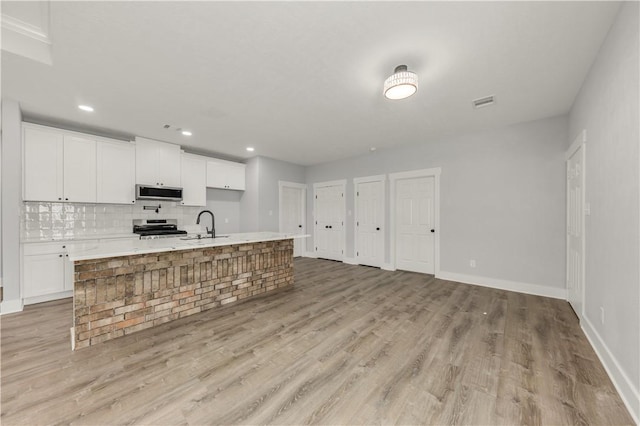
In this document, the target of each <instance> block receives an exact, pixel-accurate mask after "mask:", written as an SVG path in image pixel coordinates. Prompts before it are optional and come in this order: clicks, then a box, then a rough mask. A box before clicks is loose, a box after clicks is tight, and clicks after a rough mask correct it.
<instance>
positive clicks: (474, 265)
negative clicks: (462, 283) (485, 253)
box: [469, 259, 476, 268]
mask: <svg viewBox="0 0 640 426" xmlns="http://www.w3.org/2000/svg"><path fill="white" fill-rule="evenodd" d="M469 266H470V267H472V268H475V267H476V260H475V259H471V260H469Z"/></svg>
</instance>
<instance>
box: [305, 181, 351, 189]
mask: <svg viewBox="0 0 640 426" xmlns="http://www.w3.org/2000/svg"><path fill="white" fill-rule="evenodd" d="M336 185H343V186H345V187H346V186H347V180H346V179H339V180H330V181H327V182H316V183H314V184H313V188H314V189H315V188H322V187H324V186H336Z"/></svg>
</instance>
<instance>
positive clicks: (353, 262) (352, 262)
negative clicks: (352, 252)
mask: <svg viewBox="0 0 640 426" xmlns="http://www.w3.org/2000/svg"><path fill="white" fill-rule="evenodd" d="M342 261H343V262H344V263H346V264H347V265H358V261H357V260H356V258H355V257H346V256H345V257H344V259H343V260H342Z"/></svg>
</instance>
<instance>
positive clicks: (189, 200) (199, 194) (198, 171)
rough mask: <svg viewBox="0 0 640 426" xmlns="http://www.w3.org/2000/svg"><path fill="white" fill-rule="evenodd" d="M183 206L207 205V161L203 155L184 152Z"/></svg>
mask: <svg viewBox="0 0 640 426" xmlns="http://www.w3.org/2000/svg"><path fill="white" fill-rule="evenodd" d="M181 181H182V201H181V202H180V204H181V205H183V206H206V205H207V161H206V160H205V159H203V158H201V157H198V156H195V155H189V154H182V179H181Z"/></svg>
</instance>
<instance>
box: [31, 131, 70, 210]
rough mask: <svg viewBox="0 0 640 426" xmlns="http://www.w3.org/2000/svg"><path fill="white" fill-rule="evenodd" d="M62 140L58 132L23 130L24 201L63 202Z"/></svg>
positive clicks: (61, 135)
mask: <svg viewBox="0 0 640 426" xmlns="http://www.w3.org/2000/svg"><path fill="white" fill-rule="evenodd" d="M63 141H64V139H63V134H62V133H60V132H52V131H46V130H40V129H34V128H30V127H25V128H24V131H23V157H24V175H23V176H24V182H23V189H24V190H23V199H24V200H27V201H62V198H63V166H62V161H63V151H64V142H63Z"/></svg>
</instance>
